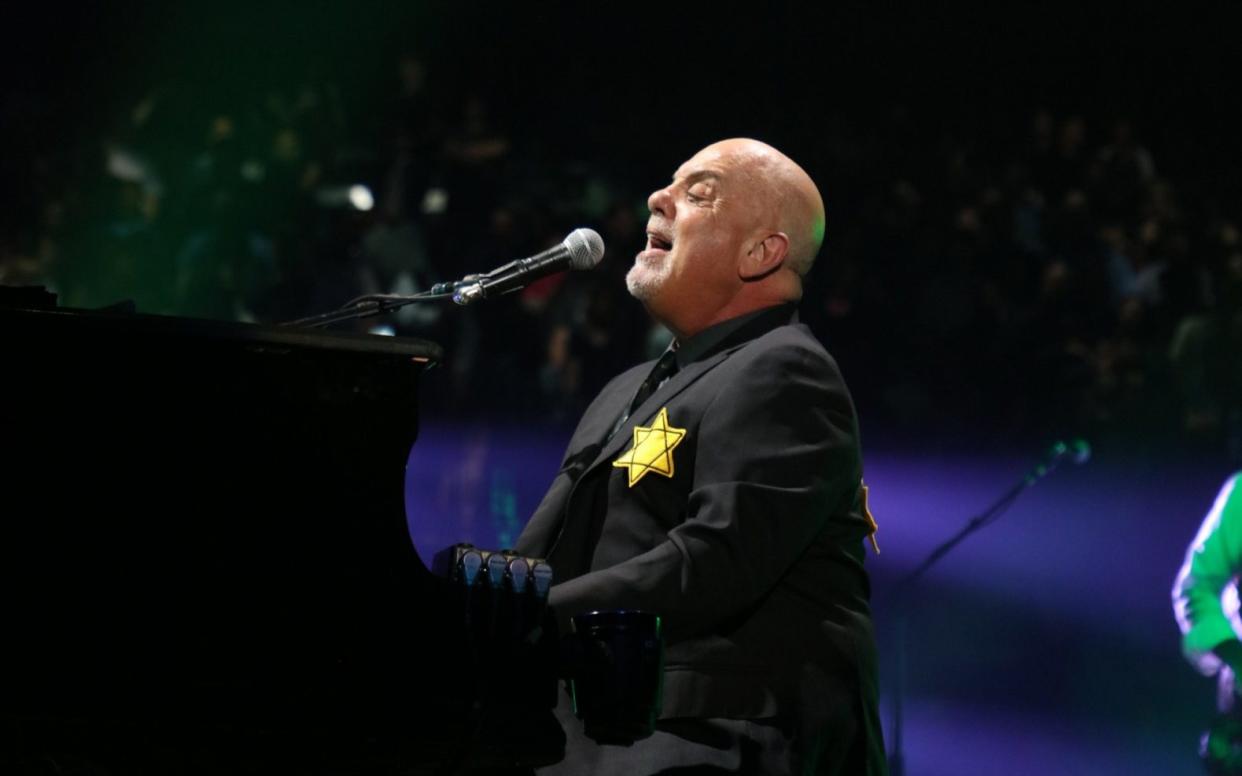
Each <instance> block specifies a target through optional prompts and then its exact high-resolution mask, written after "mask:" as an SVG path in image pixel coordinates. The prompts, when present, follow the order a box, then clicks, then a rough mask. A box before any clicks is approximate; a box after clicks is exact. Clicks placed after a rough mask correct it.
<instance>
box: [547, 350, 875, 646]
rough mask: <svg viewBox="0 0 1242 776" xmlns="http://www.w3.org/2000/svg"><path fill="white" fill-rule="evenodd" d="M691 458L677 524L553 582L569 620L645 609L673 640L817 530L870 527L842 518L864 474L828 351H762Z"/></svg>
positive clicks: (746, 590) (775, 575)
mask: <svg viewBox="0 0 1242 776" xmlns="http://www.w3.org/2000/svg"><path fill="white" fill-rule="evenodd" d="M695 454H696V463H695V471H694V475H693V482H692V485H691V491H690V494H689V498H688V500H687V503H686V511H685V518H684V520H683V521H682V522H681V524H680V525H678V526H676V527H675V528H673V529H672V530H670V531H669V533H668V534H667V536H666V538H665V539H664V540H663V541H662V542H661V543H659V544H657V545H656V546H655V547H653V548H652V549H651V550H649V551H647V552H645V553H643V554H641V555H638V556H637V557H634V558H631V559H629V560H626V561H623V562H621V563H619V564H616V565H614V566H611V567H609V568H605V569H600V570H596V571H592V572H590V573H588V574H585V575H583V576H581V577H578V578H576V579H572V580H569V581H567V582H565V583H563V584H561V585H558V586H554V587H553V590H552V597H551V603H552V604H553V605H554V606H555V607H557V609H558V611H559V612H560V613H561V616H562V617H565V616H566V615H567V614H572V613H576V612H581V611H587V610H590V609H594V608H622V607H625V608H642V609H647V610H650V611H655V612H657V613H659V614H660V615H661V616H662V618H663V622H664V628H665V634H666V636H667V637H668V639H669V640H670V641H677V640H680V639H682V638H686V637H691V636H694V635H697V634H699V633H702V632H704V631H707V630H709V629H711V628H713V627H715V626H718V625H719V624H721V623H722V622H723V621H725V620H727V619H728V618H729V617H731V616H733V615H735V614H738V613H741V612H742V611H744V610H745V609H746V608H747V607H749V606H751V605H752V604H754V603H755V602H756V601H758V600H759V599H760V598H761V597H762V596H763V595H764V594H765V593H767V592H768V591H770V590H771V589H772V588H773V587H774V586H775V585H776V583H777V582H778V580H780V578H781V577H782V575H784V574H785V572H786V571H788V570H789V568H790V567H791V566H792V565H793V564H794V562H795V561H796V560H797V559H798V558H799V557H800V556H801V555H802V554H803V553H804V552H805V551H806V549H807V548H808V547H809V546H810V544H811V543H812V541H814V540H815V539H816V538H817V537H819V536H821V535H824V534H825V533H827V534H828V535H830V536H834V535H835V536H837V537H838V539H839V541H841V542H842V543H847V542H852V543H858V542H860V541H861V538H862V535H863V533H865V530H860V528H859V526H857V525H855V524H853V522H851V521H849V520H847V519H846V518H845V516H846V515H848V513H849V507H850V506H851V505H852V503H853V498H854V497H855V495H856V493H857V489H858V485H859V479H860V476H861V464H860V456H859V452H858V443H857V424H856V420H855V416H854V410H853V406H852V404H851V402H850V399H849V394H848V393H847V391H846V388H845V385H844V382H843V381H842V379H841V376H840V373H839V372H838V371H837V369H836V366H835V364H833V363H832V361H831V359H829V358H828V357H827V355H826V354H825V353H824V352H823V351H822V350H819V349H817V348H812V347H809V346H803V345H793V346H782V347H779V348H771V349H769V350H767V351H765V352H763V353H761V354H760V355H758V356H757V357H755V358H754V359H753V360H752V362H751V363H749V364H748V365H747V367H746V369H745V370H744V371H743V372H742V373H740V374H739V375H738V376H736V378H734V379H730V380H729V381H728V383H727V384H726V385H724V386H723V387H722V388H721V390H720V391H719V393H718V394H717V395H716V396H715V398H714V399H713V400H712V403H711V404H710V405H709V406H708V407H707V408H706V410H705V412H704V414H703V416H702V419H701V420H700V424H699V428H698V439H697V443H696V453H695ZM834 516H836V517H837V518H839V519H835V520H834Z"/></svg>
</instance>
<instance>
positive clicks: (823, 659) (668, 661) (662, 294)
mask: <svg viewBox="0 0 1242 776" xmlns="http://www.w3.org/2000/svg"><path fill="white" fill-rule="evenodd" d="M648 206H649V208H650V210H651V217H650V219H649V221H648V226H647V234H648V240H647V246H646V249H645V250H643V251H642V252H640V253H639V254H638V256H637V257H636V258H635V262H634V267H633V268H632V269H631V270H630V271H629V274H628V276H627V277H626V284H627V286H628V288H629V290H630V293H631V294H633V295H634V296H635V297H636V298H638V299H639V300H640V301H642V303H643V304H644V305H645V306H646V308H647V310H648V311H649V312H650V314H651V315H652V316H653V317H654V318H655V319H656V320H658V321H660V322H661V323H663V324H664V325H665V326H667V327H668V328H669V330H671V331H672V332H673V334H674V335H675V340H674V342H673V344H672V345H671V346H670V347H669V349H668V351H667V352H666V353H665V354H664V355H663V356H662V357H661V358H660V359H658V360H657V361H655V362H653V363H647V364H642V365H639V366H637V367H635V368H633V369H631V370H629V371H628V372H625V373H623V374H621V375H620V376H618V377H617V378H615V379H614V380H613V381H612V382H610V383H609V384H608V385H607V386H606V387H605V388H604V389H603V391H601V392H600V394H599V396H597V397H596V398H595V400H594V402H592V404H591V406H590V407H589V408H588V409H587V411H586V413H585V414H584V415H583V417H582V420H581V422H580V423H579V425H578V428H577V430H576V431H575V432H574V435H573V438H572V440H571V441H570V443H569V448H568V451H567V452H566V455H565V459H564V461H563V463H562V466H561V470H560V472H559V473H558V475H557V477H556V479H555V480H554V481H553V483H552V486H551V488H550V490H549V491H548V494H547V495H546V496H545V497H544V499H543V501H542V503H541V504H540V505H539V507H538V508H537V509H536V511H535V513H534V515H533V516H532V517H531V520H530V522H529V523H528V525H527V526H526V529H525V531H524V532H523V533H522V536H521V538H520V539H519V540H518V544H517V549H518V551H519V552H521V553H523V554H526V555H535V556H543V557H547V558H548V559H549V561H550V562H551V563H552V565H553V567H554V568H555V569H556V572H557V580H558V581H557V584H556V585H554V586H553V588H552V592H551V598H550V601H551V603H552V605H553V606H554V607H555V609H556V611H557V613H558V616H559V617H560V618H561V621H562V623H563V624H566V625H567V624H568V621H569V618H570V617H571V616H572V615H575V614H579V613H582V612H587V611H592V610H597V609H623V608H624V609H642V610H647V611H651V612H655V613H656V614H659V615H660V616H661V617H662V619H663V624H664V635H665V639H666V643H667V652H666V655H665V678H664V704H663V709H662V713H661V721H660V723H659V724H658V725H657V729H656V732H655V734H654V735H652V736H651V737H649V738H646V739H643V740H641V741H638V742H637V743H635V744H634V745H632V746H629V747H623V746H611V745H598V744H595V743H594V742H592V741H590V740H589V739H587V738H585V737H584V736H583V734H582V730H581V727H580V725H579V724H578V723H576V721H574V720H573V718H572V715H571V714H570V712H569V711H568V708H567V704H564V703H562V706H561V708H559V709H558V716H559V717H560V718H561V720H562V725H563V726H564V727H565V730H566V734H567V736H568V739H569V741H568V745H567V751H566V756H565V760H564V761H563V762H562V763H560V764H558V765H556V766H553V767H552V768H550V769H548V770H547V772H548V773H556V774H588V773H589V774H596V775H599V774H614V773H615V774H624V776H641V775H642V774H656V773H662V772H665V771H667V772H669V773H681V772H686V773H713V772H721V773H724V772H729V773H763V774H804V773H814V774H849V775H850V776H855V775H857V774H881V773H884V772H885V764H884V757H883V746H882V742H881V735H880V727H879V721H878V715H877V709H876V696H877V689H876V675H875V647H874V643H873V637H872V630H871V620H870V611H869V606H868V595H869V585H868V580H867V574H866V572H865V571H864V569H863V555H864V545H863V542H864V539H865V538H867V537H868V536H869V535H870V534H872V533H873V531H874V525H875V524H874V521H873V520H872V519H871V516H870V513H869V512H868V511H867V506H866V494H865V490H864V489H863V486H862V479H861V478H862V462H861V457H860V453H859V443H858V424H857V419H856V417H855V413H854V407H853V404H852V402H851V399H850V396H849V392H848V391H847V390H846V387H845V383H844V381H843V380H842V378H841V374H840V372H839V371H838V369H837V366H836V363H835V362H834V361H833V360H832V358H831V357H830V356H829V355H828V353H827V352H826V351H825V350H824V348H823V346H822V345H820V343H819V342H818V341H817V340H816V339H815V338H814V337H813V336H812V335H811V333H810V331H809V330H808V329H807V328H806V327H805V326H803V325H801V324H799V323H798V321H797V315H796V304H797V302H798V300H799V299H800V298H801V296H802V282H803V278H804V277H805V276H806V274H807V273H808V272H809V271H810V269H811V265H812V263H813V262H814V259H815V255H816V253H817V252H818V250H819V246H820V243H821V242H822V240H823V233H824V206H823V201H822V199H821V198H820V194H819V191H818V190H817V188H816V186H815V184H814V182H812V180H811V178H810V177H809V176H808V175H807V174H806V172H805V171H804V170H803V169H802V168H801V167H799V166H798V165H797V164H795V163H794V162H793V161H792V160H790V159H789V158H788V157H786V156H785V155H784V154H782V153H780V152H779V151H777V150H776V149H774V148H772V147H771V146H768V145H765V144H763V143H760V142H758V141H755V140H747V139H733V140H725V141H723V142H719V143H715V144H713V145H710V146H708V147H707V148H704V149H703V150H702V151H700V152H698V153H697V154H695V155H694V156H693V157H692V158H691V159H690V160H689V161H687V162H686V163H685V164H683V165H682V166H681V167H680V168H679V169H678V170H677V171H676V173H675V174H674V175H673V179H672V182H671V183H670V184H669V185H667V186H665V187H664V188H661V189H659V190H658V191H656V192H654V193H652V194H651V196H650V197H649V198H648ZM681 769H687V770H685V771H683V770H681Z"/></svg>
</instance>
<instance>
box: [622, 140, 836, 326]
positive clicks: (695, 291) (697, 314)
mask: <svg viewBox="0 0 1242 776" xmlns="http://www.w3.org/2000/svg"><path fill="white" fill-rule="evenodd" d="M647 205H648V207H649V208H650V210H651V218H650V219H649V221H648V222H647V234H648V242H647V247H646V249H645V250H643V251H642V252H640V253H639V254H638V256H637V257H635V261H634V267H633V268H632V269H631V270H630V272H629V274H628V275H627V276H626V283H627V285H628V287H629V289H630V292H631V293H632V294H633V295H634V296H635V297H637V298H638V299H640V300H642V302H643V303H644V304H645V305H646V306H647V309H648V310H649V311H651V313H652V314H653V315H654V316H655V317H656V318H657V319H658V320H660V321H662V322H664V323H665V324H666V325H668V326H669V328H670V329H672V330H673V331H674V332H676V333H677V334H678V336H684V335H692V334H694V333H695V332H697V331H701V330H702V329H703V328H705V327H706V326H709V325H711V324H713V323H716V322H719V321H723V320H728V319H729V318H732V317H736V316H738V315H743V314H745V313H747V312H750V311H753V310H757V309H762V308H764V307H768V306H771V305H774V304H780V303H781V302H788V301H795V300H797V299H799V298H801V296H802V278H803V277H804V276H805V275H806V274H807V272H809V271H810V269H811V264H812V263H813V262H814V260H815V254H816V253H817V252H818V251H819V246H820V243H821V242H822V241H823V235H824V204H823V200H822V199H821V197H820V195H819V190H818V189H817V188H816V187H815V184H814V182H812V181H811V178H810V176H809V175H807V174H806V171H805V170H803V169H802V168H801V167H799V166H798V165H797V164H795V163H794V162H793V160H791V159H790V158H789V157H787V156H785V155H784V154H782V153H781V152H780V151H777V150H776V149H775V148H773V147H772V146H770V145H767V144H766V143H761V142H759V141H758V140H751V139H748V138H733V139H730V140H722V141H720V142H718V143H713V144H711V145H709V146H707V147H706V148H704V149H703V150H701V151H699V152H698V153H697V154H695V155H694V156H692V157H691V158H690V159H688V160H687V161H686V162H685V163H684V164H682V165H681V166H680V167H678V168H677V171H676V172H674V173H673V180H672V182H671V183H670V184H668V185H667V186H665V187H663V188H661V189H658V190H656V191H654V192H652V194H651V196H650V197H648V199H647Z"/></svg>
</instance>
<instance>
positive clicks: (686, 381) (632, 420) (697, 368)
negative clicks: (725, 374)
mask: <svg viewBox="0 0 1242 776" xmlns="http://www.w3.org/2000/svg"><path fill="white" fill-rule="evenodd" d="M738 347H741V345H738V346H736V347H733V348H730V349H728V350H724V351H721V352H719V353H717V354H715V355H714V356H710V357H708V358H705V359H703V360H701V361H696V362H694V363H693V364H691V365H689V366H687V367H686V368H685V369H682V370H681V371H679V372H678V373H677V374H675V375H673V376H672V377H670V378H669V379H668V382H666V383H664V385H662V386H660V387H659V388H657V389H656V391H655V393H653V394H651V395H650V396H648V397H647V400H646V401H644V402H643V403H642V404H640V405H638V406H637V407H636V408H634V413H633V414H632V415H630V417H629V419H627V420H626V421H625V423H623V424H622V425H621V428H619V429H617V433H616V434H614V435H613V437H612V439H609V440H608V441H607V442H606V443H605V444H604V446H603V448H602V449H601V450H600V452H599V455H598V456H596V458H595V460H594V461H592V462H591V465H590V466H588V467H587V468H586V471H585V472H583V474H584V475H585V474H586V472H589V471H591V470H592V469H594V468H595V467H596V466H599V465H600V464H601V463H604V462H605V461H609V460H611V459H612V458H615V457H616V455H617V453H619V452H621V449H622V448H624V447H626V446H628V445H629V444H630V443H632V442H633V441H634V426H640V425H643V424H645V423H648V422H649V421H650V420H651V419H652V418H654V417H655V416H656V413H657V412H659V411H660V408H661V407H664V406H666V405H667V404H668V403H669V402H670V401H672V400H673V397H675V396H677V394H679V393H681V392H682V391H684V390H685V389H686V388H688V387H690V386H691V385H692V384H693V383H694V381H695V380H698V379H699V378H700V377H702V376H703V375H705V374H707V373H708V372H709V371H711V369H712V368H713V367H715V366H717V365H718V364H720V362H722V361H724V360H725V359H726V358H728V356H729V354H730V353H732V352H733V351H734V350H737V348H738ZM633 388H634V391H631V393H630V394H629V396H630V397H632V396H633V394H634V392H636V391H637V390H638V386H636V385H635V386H633ZM621 410H622V407H621V406H618V407H617V413H616V415H613V416H612V422H615V421H616V419H617V418H618V417H619V416H620V414H621ZM604 433H605V434H606V433H608V432H607V431H604Z"/></svg>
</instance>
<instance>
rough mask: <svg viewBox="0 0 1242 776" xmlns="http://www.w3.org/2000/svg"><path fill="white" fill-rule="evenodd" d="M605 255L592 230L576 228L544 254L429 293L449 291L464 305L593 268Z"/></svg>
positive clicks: (455, 300)
mask: <svg viewBox="0 0 1242 776" xmlns="http://www.w3.org/2000/svg"><path fill="white" fill-rule="evenodd" d="M603 256H604V240H603V239H602V238H601V237H600V236H599V234H598V233H597V232H596V231H595V230H594V229H575V230H573V231H572V232H570V233H569V236H568V237H566V238H565V240H564V242H562V243H561V244H560V245H557V246H555V247H553V248H549V249H548V250H546V251H544V252H543V253H536V254H535V255H534V256H531V257H529V258H525V259H518V260H517V261H511V262H509V263H508V264H505V265H504V266H502V267H497V268H496V269H494V270H492V271H491V272H488V273H487V274H485V275H468V276H466V278H465V279H464V280H459V281H457V282H456V283H437V284H436V285H435V286H433V287H432V289H431V292H432V293H436V294H444V293H449V292H451V293H452V294H453V301H454V302H456V303H457V304H461V305H466V304H470V303H471V302H477V301H478V300H480V299H490V298H492V297H494V296H500V295H501V294H505V293H508V292H510V291H516V290H517V289H519V288H522V287H523V286H525V285H527V284H528V283H530V282H531V281H533V280H538V279H539V278H541V277H544V276H546V275H552V274H555V273H557V272H563V271H565V270H567V269H592V268H593V267H594V266H595V265H596V264H599V260H600V259H601V258H603Z"/></svg>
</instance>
